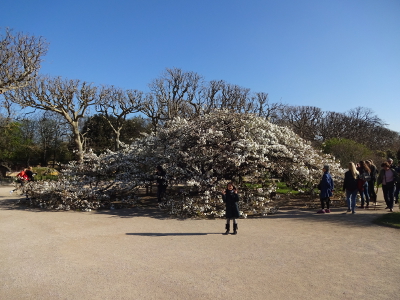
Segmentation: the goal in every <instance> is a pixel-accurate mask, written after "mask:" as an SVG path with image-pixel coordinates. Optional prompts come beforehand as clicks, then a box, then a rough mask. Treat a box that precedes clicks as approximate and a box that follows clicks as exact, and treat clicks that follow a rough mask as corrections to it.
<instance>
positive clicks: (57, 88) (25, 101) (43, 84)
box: [5, 77, 99, 161]
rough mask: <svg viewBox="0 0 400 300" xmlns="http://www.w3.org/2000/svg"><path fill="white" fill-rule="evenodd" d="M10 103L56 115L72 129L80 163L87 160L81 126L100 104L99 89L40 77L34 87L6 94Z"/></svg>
mask: <svg viewBox="0 0 400 300" xmlns="http://www.w3.org/2000/svg"><path fill="white" fill-rule="evenodd" d="M5 97H6V99H9V100H11V101H13V102H15V103H18V104H19V105H21V106H22V107H32V108H35V109H40V110H45V111H52V112H55V113H57V114H59V115H61V116H62V117H63V118H64V119H65V120H66V121H67V123H68V124H69V125H70V126H71V130H72V135H73V139H74V143H75V146H76V148H77V159H78V161H82V160H83V138H82V135H81V132H80V128H79V122H80V120H82V119H83V118H84V117H85V113H86V112H87V110H88V109H89V107H90V106H93V105H96V104H97V103H98V101H99V95H98V92H97V87H93V86H92V85H91V84H90V83H87V82H84V81H83V82H81V81H80V80H67V79H62V78H60V77H56V78H49V77H38V78H36V79H35V82H34V84H31V85H28V86H26V87H24V88H20V89H16V90H12V91H9V92H7V93H5Z"/></svg>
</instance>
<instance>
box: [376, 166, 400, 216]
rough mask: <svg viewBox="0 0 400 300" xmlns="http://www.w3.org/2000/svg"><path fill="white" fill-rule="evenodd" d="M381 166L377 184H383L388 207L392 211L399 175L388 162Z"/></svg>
mask: <svg viewBox="0 0 400 300" xmlns="http://www.w3.org/2000/svg"><path fill="white" fill-rule="evenodd" d="M381 167H382V169H381V171H380V172H379V176H378V180H377V184H378V186H379V185H380V184H382V191H383V197H384V198H385V202H386V205H387V206H386V209H390V211H391V212H392V211H393V205H394V189H395V186H396V182H398V175H397V172H396V171H395V170H393V169H392V168H390V165H389V163H388V162H384V163H383V164H382V165H381Z"/></svg>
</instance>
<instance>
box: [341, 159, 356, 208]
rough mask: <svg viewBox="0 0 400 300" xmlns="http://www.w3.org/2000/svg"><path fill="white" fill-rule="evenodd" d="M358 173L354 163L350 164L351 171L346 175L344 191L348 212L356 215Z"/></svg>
mask: <svg viewBox="0 0 400 300" xmlns="http://www.w3.org/2000/svg"><path fill="white" fill-rule="evenodd" d="M358 175H359V174H358V171H357V169H356V166H355V165H354V163H353V162H350V163H349V170H348V171H347V172H346V173H344V182H343V191H346V202H347V212H351V213H353V214H355V213H356V212H355V208H356V197H357V193H358Z"/></svg>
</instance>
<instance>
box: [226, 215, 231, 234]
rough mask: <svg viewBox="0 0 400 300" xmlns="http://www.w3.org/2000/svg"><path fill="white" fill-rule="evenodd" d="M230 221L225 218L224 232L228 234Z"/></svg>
mask: <svg viewBox="0 0 400 300" xmlns="http://www.w3.org/2000/svg"><path fill="white" fill-rule="evenodd" d="M230 221H231V219H229V218H226V224H225V229H226V231H225V234H229V230H230V229H231V227H230Z"/></svg>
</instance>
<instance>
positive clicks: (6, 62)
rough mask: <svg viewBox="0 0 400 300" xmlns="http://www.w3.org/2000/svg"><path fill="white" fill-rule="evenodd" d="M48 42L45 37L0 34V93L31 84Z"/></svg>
mask: <svg viewBox="0 0 400 300" xmlns="http://www.w3.org/2000/svg"><path fill="white" fill-rule="evenodd" d="M47 49H48V44H47V42H46V41H45V39H44V38H43V37H35V36H30V35H27V34H24V33H21V32H19V33H16V34H15V35H14V34H13V33H12V30H10V29H8V28H7V29H6V30H5V33H4V34H2V35H1V36H0V94H1V93H4V92H6V91H9V90H13V89H18V88H21V87H24V86H26V85H27V84H29V82H30V81H31V79H32V78H34V77H35V76H36V75H37V72H38V70H39V69H40V64H41V62H42V57H43V56H44V55H45V54H46V53H47Z"/></svg>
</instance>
